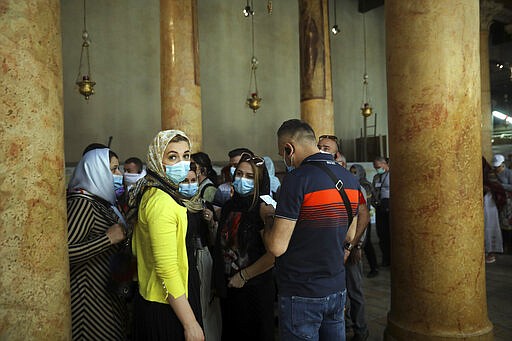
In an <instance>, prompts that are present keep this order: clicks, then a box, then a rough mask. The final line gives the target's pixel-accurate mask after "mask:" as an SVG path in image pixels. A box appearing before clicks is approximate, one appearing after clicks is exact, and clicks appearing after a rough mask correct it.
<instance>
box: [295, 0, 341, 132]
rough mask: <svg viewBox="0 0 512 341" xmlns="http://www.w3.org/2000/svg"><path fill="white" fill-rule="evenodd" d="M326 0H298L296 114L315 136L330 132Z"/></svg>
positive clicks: (329, 55) (330, 106) (329, 80)
mask: <svg viewBox="0 0 512 341" xmlns="http://www.w3.org/2000/svg"><path fill="white" fill-rule="evenodd" d="M329 32H330V30H329V14H328V1H327V0H299V48H300V115H301V119H302V120H304V121H306V122H307V123H309V124H310V125H311V127H312V128H313V130H314V131H315V133H316V135H317V136H320V135H323V134H330V135H332V134H334V105H333V101H332V78H331V52H330V51H331V50H330V49H331V48H330V37H329Z"/></svg>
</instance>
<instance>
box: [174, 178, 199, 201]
mask: <svg viewBox="0 0 512 341" xmlns="http://www.w3.org/2000/svg"><path fill="white" fill-rule="evenodd" d="M198 188H199V184H198V183H197V182H192V183H189V184H187V183H182V184H180V187H179V192H180V193H181V194H183V196H184V197H187V198H192V197H193V196H194V195H196V193H197V190H198Z"/></svg>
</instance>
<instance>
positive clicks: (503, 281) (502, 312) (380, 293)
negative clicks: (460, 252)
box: [364, 245, 512, 341]
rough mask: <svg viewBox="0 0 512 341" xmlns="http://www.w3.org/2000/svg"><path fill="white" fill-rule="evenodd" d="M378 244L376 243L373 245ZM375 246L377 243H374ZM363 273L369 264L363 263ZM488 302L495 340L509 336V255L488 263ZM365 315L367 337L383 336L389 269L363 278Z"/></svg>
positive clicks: (511, 289) (507, 340) (511, 336)
mask: <svg viewBox="0 0 512 341" xmlns="http://www.w3.org/2000/svg"><path fill="white" fill-rule="evenodd" d="M376 246H377V245H376ZM377 248H378V247H377ZM364 271H365V274H366V273H368V271H369V268H368V266H367V264H365V265H364ZM486 277H487V306H488V312H489V313H488V314H489V319H490V320H491V322H492V323H493V325H494V339H495V340H496V341H511V340H512V255H501V256H498V257H497V260H496V262H495V263H492V264H487V267H486ZM364 291H365V296H366V316H367V321H368V327H369V330H370V337H369V338H368V341H380V340H382V339H383V337H382V336H383V334H384V329H385V327H386V316H387V313H388V311H389V305H390V271H389V267H388V268H381V269H379V275H378V276H377V277H374V278H365V282H364Z"/></svg>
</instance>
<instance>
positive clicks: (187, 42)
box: [160, 0, 203, 152]
mask: <svg viewBox="0 0 512 341" xmlns="http://www.w3.org/2000/svg"><path fill="white" fill-rule="evenodd" d="M160 82H161V89H160V95H161V103H162V129H180V130H183V131H184V132H185V133H186V134H187V135H188V137H189V138H190V140H191V142H192V150H193V151H194V152H197V151H200V150H202V136H203V128H202V126H203V125H202V118H201V87H200V83H199V49H198V31H197V4H196V0H183V1H176V0H160Z"/></svg>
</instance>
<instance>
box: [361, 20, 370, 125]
mask: <svg viewBox="0 0 512 341" xmlns="http://www.w3.org/2000/svg"><path fill="white" fill-rule="evenodd" d="M363 48H364V56H363V61H364V74H363V98H362V101H361V103H362V104H361V115H363V117H364V118H365V125H366V118H368V117H370V116H371V115H372V113H373V108H372V107H371V105H370V97H369V95H368V73H367V72H366V20H365V15H364V14H363Z"/></svg>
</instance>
